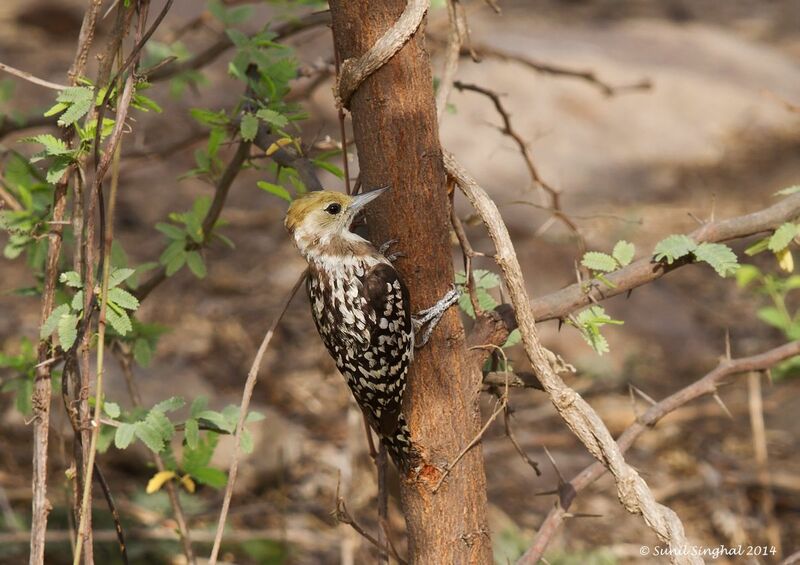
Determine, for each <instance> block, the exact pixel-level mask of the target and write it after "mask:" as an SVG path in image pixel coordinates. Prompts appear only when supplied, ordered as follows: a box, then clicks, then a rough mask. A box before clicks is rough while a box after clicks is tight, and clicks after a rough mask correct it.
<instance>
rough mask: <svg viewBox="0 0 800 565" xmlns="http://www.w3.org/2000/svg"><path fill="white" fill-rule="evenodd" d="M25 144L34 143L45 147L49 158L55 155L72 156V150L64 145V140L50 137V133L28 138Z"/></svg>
mask: <svg viewBox="0 0 800 565" xmlns="http://www.w3.org/2000/svg"><path fill="white" fill-rule="evenodd" d="M21 141H23V142H33V143H39V144H41V145H43V146H44V152H45V153H46V154H47V155H48V156H53V155H70V154H72V152H73V151H72V149H70V148H69V147H67V144H66V143H64V142H63V141H62V140H60V139H58V138H57V137H55V136H53V135H50V134H49V133H43V134H40V135H34V136H33V137H26V138H25V139H22V140H21Z"/></svg>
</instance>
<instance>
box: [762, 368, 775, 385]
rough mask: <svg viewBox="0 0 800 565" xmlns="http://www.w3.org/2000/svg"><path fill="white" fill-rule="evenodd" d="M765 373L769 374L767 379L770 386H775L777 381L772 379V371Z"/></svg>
mask: <svg viewBox="0 0 800 565" xmlns="http://www.w3.org/2000/svg"><path fill="white" fill-rule="evenodd" d="M764 372H765V373H766V374H767V378H768V379H769V384H770V385H774V384H775V380H774V379H773V378H772V369H771V368H769V369H764Z"/></svg>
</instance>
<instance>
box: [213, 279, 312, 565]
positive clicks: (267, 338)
mask: <svg viewBox="0 0 800 565" xmlns="http://www.w3.org/2000/svg"><path fill="white" fill-rule="evenodd" d="M307 274H308V269H306V270H304V271H303V272H302V274H301V275H300V276H299V277H298V278H297V281H296V282H295V283H294V286H292V289H291V290H290V291H289V293H288V294H287V295H286V298H284V301H283V305H282V306H281V308H280V310H278V314H277V315H276V316H275V319H274V320H273V321H272V324H270V326H269V329H268V330H267V333H266V334H264V339H263V340H262V341H261V345H260V346H259V348H258V351H257V352H256V357H255V359H253V364H252V365H251V366H250V371H249V372H248V374H247V380H246V381H245V384H244V391H243V392H242V404H241V406H240V407H239V421H238V422H237V424H236V433H235V434H234V448H233V457H232V460H231V466H230V469H229V470H228V484H227V486H226V487H225V496H224V498H223V499H222V509H221V510H220V513H219V521H218V523H217V533H216V535H215V536H214V546H213V547H212V549H211V556H210V557H209V558H208V562H209V565H215V564H216V562H217V556H218V555H219V548H220V546H221V545H222V535H223V533H224V532H225V521H226V520H227V518H228V509H229V508H230V505H231V498H232V497H233V487H234V485H235V484H236V474H237V472H238V471H239V457H240V456H241V442H242V432H243V431H244V424H245V421H246V420H247V411H248V408H249V407H250V399H251V398H252V396H253V390H254V389H255V386H256V382H257V381H258V369H259V368H260V367H261V360H262V359H263V358H264V353H266V351H267V348H268V347H269V344H270V342H271V341H272V336H274V335H275V330H276V328H277V327H278V324H279V323H280V321H281V318H283V315H284V314H285V313H286V309H287V308H288V307H289V303H290V302H291V301H292V298H294V295H295V294H297V291H298V290H299V289H300V286H301V285H302V284H303V281H305V280H306V275H307Z"/></svg>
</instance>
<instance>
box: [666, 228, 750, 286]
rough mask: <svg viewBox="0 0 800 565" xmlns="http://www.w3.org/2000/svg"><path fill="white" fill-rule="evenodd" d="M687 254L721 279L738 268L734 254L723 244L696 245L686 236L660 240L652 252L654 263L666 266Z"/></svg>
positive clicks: (673, 236)
mask: <svg viewBox="0 0 800 565" xmlns="http://www.w3.org/2000/svg"><path fill="white" fill-rule="evenodd" d="M689 254H692V255H694V260H695V261H702V262H704V263H708V264H709V265H710V266H711V267H712V268H713V269H714V270H715V271H716V272H717V274H718V275H719V276H721V277H727V276H728V275H731V274H733V273H735V272H736V270H737V269H738V268H739V262H738V259H737V258H736V254H735V253H734V252H733V250H732V249H731V248H730V247H728V246H727V245H725V244H723V243H700V244H698V243H697V242H695V241H694V240H693V239H692V238H690V237H689V236H687V235H671V236H669V237H667V238H666V239H663V240H661V241H660V242H659V243H658V244H657V245H656V248H655V250H654V251H653V256H654V259H655V260H656V261H666V263H667V264H668V265H671V264H672V263H674V262H675V261H677V260H678V259H682V258H684V257H687V256H688V255H689Z"/></svg>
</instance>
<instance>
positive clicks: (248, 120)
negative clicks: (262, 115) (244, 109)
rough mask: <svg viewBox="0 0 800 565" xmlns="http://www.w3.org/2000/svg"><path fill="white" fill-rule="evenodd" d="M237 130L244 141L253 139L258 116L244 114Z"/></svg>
mask: <svg viewBox="0 0 800 565" xmlns="http://www.w3.org/2000/svg"><path fill="white" fill-rule="evenodd" d="M239 130H240V131H241V133H242V139H243V140H245V141H253V139H255V137H256V134H257V133H258V118H256V117H255V116H254V115H253V114H244V115H243V116H242V122H241V124H240V125H239Z"/></svg>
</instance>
